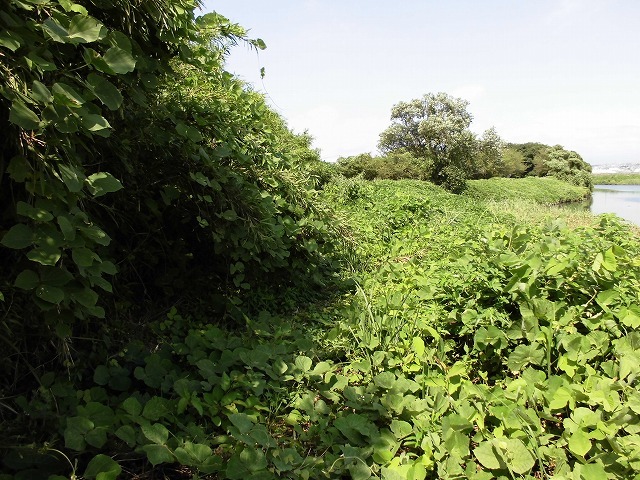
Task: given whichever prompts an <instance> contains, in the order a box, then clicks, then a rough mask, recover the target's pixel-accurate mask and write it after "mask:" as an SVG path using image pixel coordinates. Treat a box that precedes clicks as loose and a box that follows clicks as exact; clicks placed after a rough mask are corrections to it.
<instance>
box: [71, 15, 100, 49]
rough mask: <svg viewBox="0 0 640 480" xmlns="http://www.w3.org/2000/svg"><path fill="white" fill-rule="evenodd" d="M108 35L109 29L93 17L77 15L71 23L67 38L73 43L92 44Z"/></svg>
mask: <svg viewBox="0 0 640 480" xmlns="http://www.w3.org/2000/svg"><path fill="white" fill-rule="evenodd" d="M106 35H107V29H106V28H105V26H104V25H102V24H101V23H100V22H99V21H97V20H96V19H95V18H93V17H89V16H85V15H76V16H75V17H73V18H72V19H71V22H70V23H69V30H68V32H67V37H68V38H69V40H71V42H72V43H91V42H95V41H96V40H100V39H102V38H104V37H105V36H106Z"/></svg>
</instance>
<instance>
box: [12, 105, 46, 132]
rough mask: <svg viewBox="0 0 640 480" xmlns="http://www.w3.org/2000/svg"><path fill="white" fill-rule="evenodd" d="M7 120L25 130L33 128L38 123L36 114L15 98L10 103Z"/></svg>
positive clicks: (36, 126)
mask: <svg viewBox="0 0 640 480" xmlns="http://www.w3.org/2000/svg"><path fill="white" fill-rule="evenodd" d="M9 121H10V122H11V123H13V124H15V125H18V126H19V127H21V128H24V129H25V130H35V129H36V128H38V126H39V125H40V119H39V118H38V115H36V114H35V113H34V112H33V111H32V110H30V109H29V107H27V106H26V105H25V104H24V103H23V102H22V101H20V100H16V101H14V102H13V103H12V104H11V112H10V113H9Z"/></svg>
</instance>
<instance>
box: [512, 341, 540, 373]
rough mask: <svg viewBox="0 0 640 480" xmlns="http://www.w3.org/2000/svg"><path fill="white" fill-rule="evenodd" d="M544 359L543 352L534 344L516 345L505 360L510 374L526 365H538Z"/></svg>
mask: <svg viewBox="0 0 640 480" xmlns="http://www.w3.org/2000/svg"><path fill="white" fill-rule="evenodd" d="M543 358H544V351H543V350H542V349H541V348H539V347H538V346H537V345H536V344H532V345H518V346H517V347H516V348H515V350H514V351H513V352H511V355H509V359H508V360H507V366H508V367H509V370H511V371H512V372H517V371H519V370H522V368H524V367H525V366H527V365H540V362H541V361H542V359H543Z"/></svg>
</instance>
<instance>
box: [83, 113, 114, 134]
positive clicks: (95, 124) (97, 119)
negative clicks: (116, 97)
mask: <svg viewBox="0 0 640 480" xmlns="http://www.w3.org/2000/svg"><path fill="white" fill-rule="evenodd" d="M81 120H82V126H83V127H84V128H85V129H87V130H89V131H90V132H91V133H94V134H96V135H99V136H101V137H108V136H109V135H111V125H110V124H109V122H108V121H107V119H106V118H104V117H103V116H102V115H97V114H95V113H87V114H85V115H82V117H81Z"/></svg>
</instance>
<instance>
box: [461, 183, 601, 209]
mask: <svg viewBox="0 0 640 480" xmlns="http://www.w3.org/2000/svg"><path fill="white" fill-rule="evenodd" d="M466 193H467V195H469V196H470V197H473V198H476V199H478V200H485V201H502V200H511V199H520V200H524V201H526V202H529V203H530V204H536V203H540V204H544V205H555V204H562V203H569V202H577V201H580V200H583V199H584V198H587V197H588V196H589V195H590V191H589V189H588V188H585V187H580V186H574V185H571V184H568V183H567V182H563V181H562V180H558V179H556V178H550V177H545V178H535V177H527V178H518V179H507V178H492V179H490V180H472V181H470V182H468V188H467V192H466Z"/></svg>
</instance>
